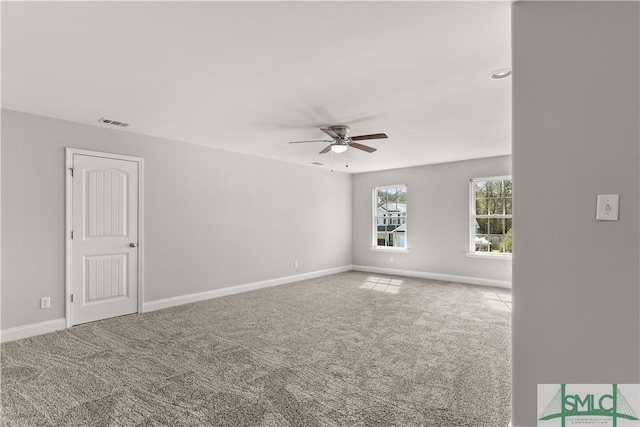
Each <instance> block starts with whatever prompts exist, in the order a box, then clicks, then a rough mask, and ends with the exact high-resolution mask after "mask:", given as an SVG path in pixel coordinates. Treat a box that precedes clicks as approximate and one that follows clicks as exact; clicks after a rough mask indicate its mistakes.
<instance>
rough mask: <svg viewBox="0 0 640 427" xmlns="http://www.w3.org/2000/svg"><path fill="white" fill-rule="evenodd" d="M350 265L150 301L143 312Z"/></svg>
mask: <svg viewBox="0 0 640 427" xmlns="http://www.w3.org/2000/svg"><path fill="white" fill-rule="evenodd" d="M351 269H352V268H351V266H350V265H345V266H342V267H335V268H328V269H326V270H319V271H313V272H310V273H303V274H296V275H294V276H286V277H278V278H276V279H270V280H263V281H261V282H254V283H247V284H245V285H237V286H229V287H226V288H221V289H213V290H211V291H206V292H198V293H196V294H188V295H180V296H177V297H172V298H165V299H160V300H156V301H149V302H145V303H143V304H142V312H143V313H147V312H149V311H155V310H161V309H163V308H169V307H174V306H176V305H182V304H188V303H190V302H197V301H203V300H207V299H210V298H219V297H224V296H227V295H233V294H239V293H242V292H248V291H253V290H256V289H262V288H269V287H271V286H278V285H284V284H285V283H291V282H298V281H300V280H306V279H313V278H316V277H322V276H328V275H330V274H336V273H343V272H345V271H350V270H351Z"/></svg>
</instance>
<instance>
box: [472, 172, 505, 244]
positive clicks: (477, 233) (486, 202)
mask: <svg viewBox="0 0 640 427" xmlns="http://www.w3.org/2000/svg"><path fill="white" fill-rule="evenodd" d="M512 244H513V184H512V182H511V177H492V178H476V179H472V180H471V243H470V246H471V248H470V251H471V252H476V253H477V252H487V253H502V254H506V253H511V251H512Z"/></svg>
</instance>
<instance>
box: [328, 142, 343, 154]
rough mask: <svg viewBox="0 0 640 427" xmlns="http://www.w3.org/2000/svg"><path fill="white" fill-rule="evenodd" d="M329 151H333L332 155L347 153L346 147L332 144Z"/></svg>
mask: <svg viewBox="0 0 640 427" xmlns="http://www.w3.org/2000/svg"><path fill="white" fill-rule="evenodd" d="M331 151H333V152H334V153H344V152H345V151H347V145H343V144H333V145H332V146H331Z"/></svg>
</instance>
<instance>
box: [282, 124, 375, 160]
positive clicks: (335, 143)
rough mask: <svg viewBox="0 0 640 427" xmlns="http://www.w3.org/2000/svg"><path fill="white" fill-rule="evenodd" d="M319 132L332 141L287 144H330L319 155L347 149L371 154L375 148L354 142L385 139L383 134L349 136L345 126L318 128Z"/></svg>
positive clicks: (341, 151)
mask: <svg viewBox="0 0 640 427" xmlns="http://www.w3.org/2000/svg"><path fill="white" fill-rule="evenodd" d="M320 130H321V131H322V132H324V133H326V134H327V135H329V136H330V137H331V138H333V139H317V140H312V141H291V142H289V144H302V143H306V142H330V143H331V144H329V145H328V146H326V147H325V148H324V149H323V150H322V151H320V154H324V153H328V152H329V151H333V152H334V153H344V152H345V151H347V148H349V147H352V148H357V149H358V150H362V151H366V152H367V153H373V152H374V151H376V150H377V149H376V148H373V147H369V146H368V145H364V144H360V143H358V142H356V141H364V140H366V139H384V138H387V135H386V134H384V133H373V134H370V135H358V136H349V132H351V128H350V127H349V126H345V125H337V126H330V127H328V128H320Z"/></svg>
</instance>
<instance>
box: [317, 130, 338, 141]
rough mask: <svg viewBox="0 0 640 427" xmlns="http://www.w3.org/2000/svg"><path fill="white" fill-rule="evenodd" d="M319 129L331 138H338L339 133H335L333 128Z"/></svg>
mask: <svg viewBox="0 0 640 427" xmlns="http://www.w3.org/2000/svg"><path fill="white" fill-rule="evenodd" d="M320 130H321V131H322V132H324V133H326V134H327V135H329V136H330V137H331V138H333V139H337V138H340V135H338V134H337V133H335V131H334V130H333V129H328V128H320Z"/></svg>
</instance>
